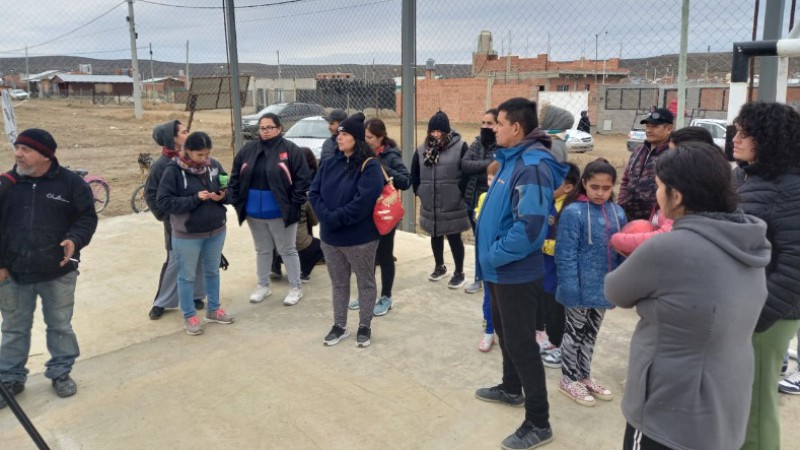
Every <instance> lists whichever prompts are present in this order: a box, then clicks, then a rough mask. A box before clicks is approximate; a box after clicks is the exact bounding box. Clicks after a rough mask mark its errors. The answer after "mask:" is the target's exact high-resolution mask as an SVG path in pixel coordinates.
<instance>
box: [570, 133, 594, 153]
mask: <svg viewBox="0 0 800 450" xmlns="http://www.w3.org/2000/svg"><path fill="white" fill-rule="evenodd" d="M592 150H594V138H593V137H592V135H591V134H589V133H587V132H585V131H578V130H569V132H568V133H567V151H568V152H574V153H584V152H590V151H592Z"/></svg>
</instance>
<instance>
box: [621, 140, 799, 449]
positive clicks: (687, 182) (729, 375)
mask: <svg viewBox="0 0 800 450" xmlns="http://www.w3.org/2000/svg"><path fill="white" fill-rule="evenodd" d="M730 180H731V173H730V166H729V165H728V162H727V161H726V160H725V157H724V156H723V155H722V152H720V151H719V149H718V148H717V147H716V146H712V145H709V144H704V143H699V142H687V143H684V144H681V145H678V147H677V148H676V149H674V150H669V151H667V152H665V153H664V154H663V155H662V156H661V157H660V158H659V159H658V162H657V163H656V184H657V186H658V188H657V191H656V198H657V199H658V205H659V207H660V208H661V211H663V213H664V215H665V216H666V217H667V218H668V219H673V220H674V221H675V222H674V225H673V228H672V231H670V232H669V233H662V234H659V235H657V236H653V237H652V238H651V239H649V240H647V241H645V242H644V243H643V244H642V245H641V246H639V247H638V248H637V249H636V251H635V252H633V253H632V254H631V256H630V257H628V259H626V260H625V262H623V263H622V264H621V265H620V266H619V267H618V268H617V269H616V270H615V271H613V272H611V273H610V274H608V275H607V276H606V279H605V295H606V298H607V299H608V300H609V301H610V302H611V303H613V304H615V305H617V306H620V307H622V308H633V307H634V306H635V307H636V312H637V313H638V315H639V323H638V324H637V325H636V330H635V331H634V333H633V336H632V337H631V347H630V356H629V362H628V376H627V381H626V382H625V394H624V396H623V397H622V413H623V415H624V416H625V419H626V420H627V422H628V425H627V428H626V430H625V440H624V444H623V448H624V449H634V448H635V449H642V450H647V449H658V450H663V449H678V448H682V449H689V448H692V449H704V450H731V449H738V448H739V447H740V446H741V445H742V443H743V442H744V436H745V427H746V424H747V408H748V405H749V404H750V402H749V398H748V396H747V392H749V390H750V388H751V386H752V382H753V366H754V364H753V353H752V352H751V351H750V349H751V348H752V344H751V336H752V330H753V327H755V324H756V321H757V319H758V315H759V312H760V311H761V308H762V306H763V305H764V299H765V298H766V295H767V288H766V278H765V276H764V267H765V266H766V265H767V264H768V263H769V259H770V245H769V242H768V241H767V239H766V231H767V226H766V224H765V223H764V222H763V221H762V220H760V219H758V218H756V217H753V216H749V215H747V214H744V213H742V212H741V211H740V210H737V209H736V195H735V193H734V192H733V189H732V187H731V184H730ZM785 349H786V347H785V346H784V350H785ZM775 370H776V371H777V368H776V369H775ZM775 374H776V375H777V372H775ZM771 382H772V383H774V379H773V381H771ZM771 386H772V389H773V390H774V389H775V385H774V384H772V385H771ZM775 439H780V436H779V435H776V436H775ZM762 448H777V447H762Z"/></svg>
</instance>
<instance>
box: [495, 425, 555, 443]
mask: <svg viewBox="0 0 800 450" xmlns="http://www.w3.org/2000/svg"><path fill="white" fill-rule="evenodd" d="M552 441H553V429H552V428H550V427H547V428H539V427H537V426H536V425H534V424H532V423H531V422H530V421H528V420H526V421H525V422H522V425H520V427H519V428H518V429H517V431H515V432H514V434H512V435H511V436H509V437H507V438H505V439H503V443H502V444H500V445H501V446H502V447H503V448H504V449H506V450H530V449H532V448H536V447H540V446H542V445H545V444H549V443H550V442H552Z"/></svg>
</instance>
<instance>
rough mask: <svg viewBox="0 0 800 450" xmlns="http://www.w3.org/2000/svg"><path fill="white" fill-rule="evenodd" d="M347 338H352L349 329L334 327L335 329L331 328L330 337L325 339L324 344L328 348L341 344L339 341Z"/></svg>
mask: <svg viewBox="0 0 800 450" xmlns="http://www.w3.org/2000/svg"><path fill="white" fill-rule="evenodd" d="M347 336H350V332H349V331H347V328H342V327H340V326H339V325H334V326H333V327H331V331H330V332H329V333H328V335H327V336H325V339H323V340H322V343H323V344H325V345H327V346H331V345H336V344H338V343H339V341H341V340H342V339H344V338H346V337H347Z"/></svg>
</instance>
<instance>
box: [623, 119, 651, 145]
mask: <svg viewBox="0 0 800 450" xmlns="http://www.w3.org/2000/svg"><path fill="white" fill-rule="evenodd" d="M646 115H647V113H637V114H636V115H635V116H633V125H632V126H631V131H629V132H628V151H629V152H632V151H634V150H636V147H638V146H640V145H642V143H643V142H644V140H645V138H646V137H647V136H645V131H644V125H642V124H640V123H639V122H641V121H642V119H644V118H645V116H646Z"/></svg>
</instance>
